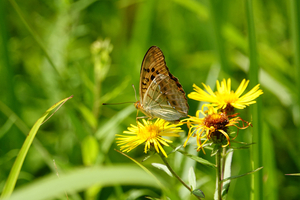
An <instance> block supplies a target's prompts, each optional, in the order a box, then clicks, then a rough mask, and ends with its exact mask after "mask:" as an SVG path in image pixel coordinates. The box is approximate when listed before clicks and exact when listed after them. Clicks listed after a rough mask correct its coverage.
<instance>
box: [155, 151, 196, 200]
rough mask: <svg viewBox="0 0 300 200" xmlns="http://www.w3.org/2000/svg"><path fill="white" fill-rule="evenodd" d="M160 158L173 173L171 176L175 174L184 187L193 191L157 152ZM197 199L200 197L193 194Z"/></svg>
mask: <svg viewBox="0 0 300 200" xmlns="http://www.w3.org/2000/svg"><path fill="white" fill-rule="evenodd" d="M159 155H160V157H161V159H162V160H163V162H164V163H165V165H166V166H167V168H168V169H169V170H170V172H171V173H172V174H173V176H175V177H176V178H177V179H178V180H179V181H180V182H181V183H182V185H183V186H184V187H186V188H187V189H188V190H189V191H190V192H193V190H192V188H190V187H189V186H188V185H187V184H186V183H185V182H184V181H183V180H182V179H181V178H180V177H179V176H178V175H177V174H176V172H175V171H174V170H173V169H172V167H171V166H170V165H169V163H168V161H167V159H166V158H165V157H164V156H163V155H162V154H159ZM194 196H195V197H196V198H197V199H200V200H201V198H200V197H198V196H196V195H194Z"/></svg>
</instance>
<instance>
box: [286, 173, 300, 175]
mask: <svg viewBox="0 0 300 200" xmlns="http://www.w3.org/2000/svg"><path fill="white" fill-rule="evenodd" d="M286 175H287V176H300V173H296V174H286Z"/></svg>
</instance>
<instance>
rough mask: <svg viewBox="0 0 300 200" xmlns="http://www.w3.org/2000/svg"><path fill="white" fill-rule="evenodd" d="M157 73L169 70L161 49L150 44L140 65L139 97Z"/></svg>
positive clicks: (167, 72) (166, 73) (164, 72)
mask: <svg viewBox="0 0 300 200" xmlns="http://www.w3.org/2000/svg"><path fill="white" fill-rule="evenodd" d="M158 74H164V75H168V74H169V70H168V68H167V66H166V62H165V57H164V55H163V53H162V51H161V50H160V49H159V48H158V47H156V46H152V47H150V48H149V50H148V51H147V53H146V55H145V57H144V59H143V63H142V67H141V74H140V85H139V91H140V97H143V96H144V94H145V92H146V91H147V89H148V88H149V85H150V84H151V82H152V81H153V79H154V78H155V76H157V75H158ZM142 101H143V99H142V98H141V103H142Z"/></svg>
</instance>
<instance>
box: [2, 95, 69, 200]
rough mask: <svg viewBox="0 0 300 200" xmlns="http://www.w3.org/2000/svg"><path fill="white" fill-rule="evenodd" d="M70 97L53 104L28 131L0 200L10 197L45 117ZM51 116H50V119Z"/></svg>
mask: <svg viewBox="0 0 300 200" xmlns="http://www.w3.org/2000/svg"><path fill="white" fill-rule="evenodd" d="M72 97H73V96H70V97H68V98H65V99H63V100H61V101H59V102H58V103H56V104H54V105H53V106H52V107H51V108H49V109H48V110H47V111H46V112H45V113H44V114H43V115H42V117H41V118H39V119H38V120H37V121H36V123H35V124H34V125H33V127H32V128H31V130H30V131H29V134H28V136H27V138H26V140H25V142H24V143H23V146H22V148H21V150H20V152H19V155H18V156H17V158H16V160H15V162H14V164H13V166H12V168H11V171H10V173H9V176H8V179H7V181H6V184H5V186H4V189H3V191H2V195H1V199H2V198H3V197H9V196H10V195H11V193H12V192H13V190H14V188H15V185H16V182H17V179H18V176H19V174H20V170H21V168H22V165H23V162H24V160H25V157H26V155H27V152H28V150H29V148H30V146H31V144H32V141H33V139H34V137H35V135H36V133H37V131H38V130H39V128H40V126H41V125H42V124H43V123H44V122H45V121H47V120H48V119H49V117H48V118H47V119H46V117H47V116H48V115H49V114H50V112H51V111H53V110H54V109H55V108H57V109H59V108H60V107H61V106H62V105H63V104H64V103H65V102H66V101H68V100H69V99H70V98H72ZM52 115H53V114H52ZM52 115H50V117H51V116H52ZM21 199H22V198H21ZM23 199H24V198H23ZM25 199H26V198H25Z"/></svg>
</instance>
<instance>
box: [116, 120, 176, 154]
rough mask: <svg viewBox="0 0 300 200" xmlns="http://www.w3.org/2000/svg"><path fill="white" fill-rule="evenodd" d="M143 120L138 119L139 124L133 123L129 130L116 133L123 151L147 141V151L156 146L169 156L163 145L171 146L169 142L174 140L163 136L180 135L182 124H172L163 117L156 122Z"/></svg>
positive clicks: (145, 150) (157, 149)
mask: <svg viewBox="0 0 300 200" xmlns="http://www.w3.org/2000/svg"><path fill="white" fill-rule="evenodd" d="M142 122H143V123H141V122H139V121H138V123H137V126H135V125H132V124H131V125H130V127H128V128H127V129H128V131H124V132H123V133H124V134H117V135H116V136H117V138H116V140H117V144H118V145H119V146H121V147H120V149H121V151H123V152H129V151H131V150H132V149H134V148H136V147H137V146H139V145H140V144H143V143H145V149H144V152H145V153H147V151H148V150H149V149H150V147H151V146H154V148H155V150H156V151H157V152H158V153H159V151H161V152H162V153H163V155H164V156H165V157H168V156H167V154H166V152H165V151H164V149H163V147H162V146H163V145H164V146H169V145H168V143H172V141H171V140H168V139H166V138H163V137H162V136H173V137H179V135H178V133H179V132H181V131H182V130H181V128H180V127H178V126H180V125H182V124H170V123H169V122H166V121H165V120H163V119H157V120H156V121H155V122H154V123H153V122H152V121H149V120H145V119H143V120H142Z"/></svg>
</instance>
